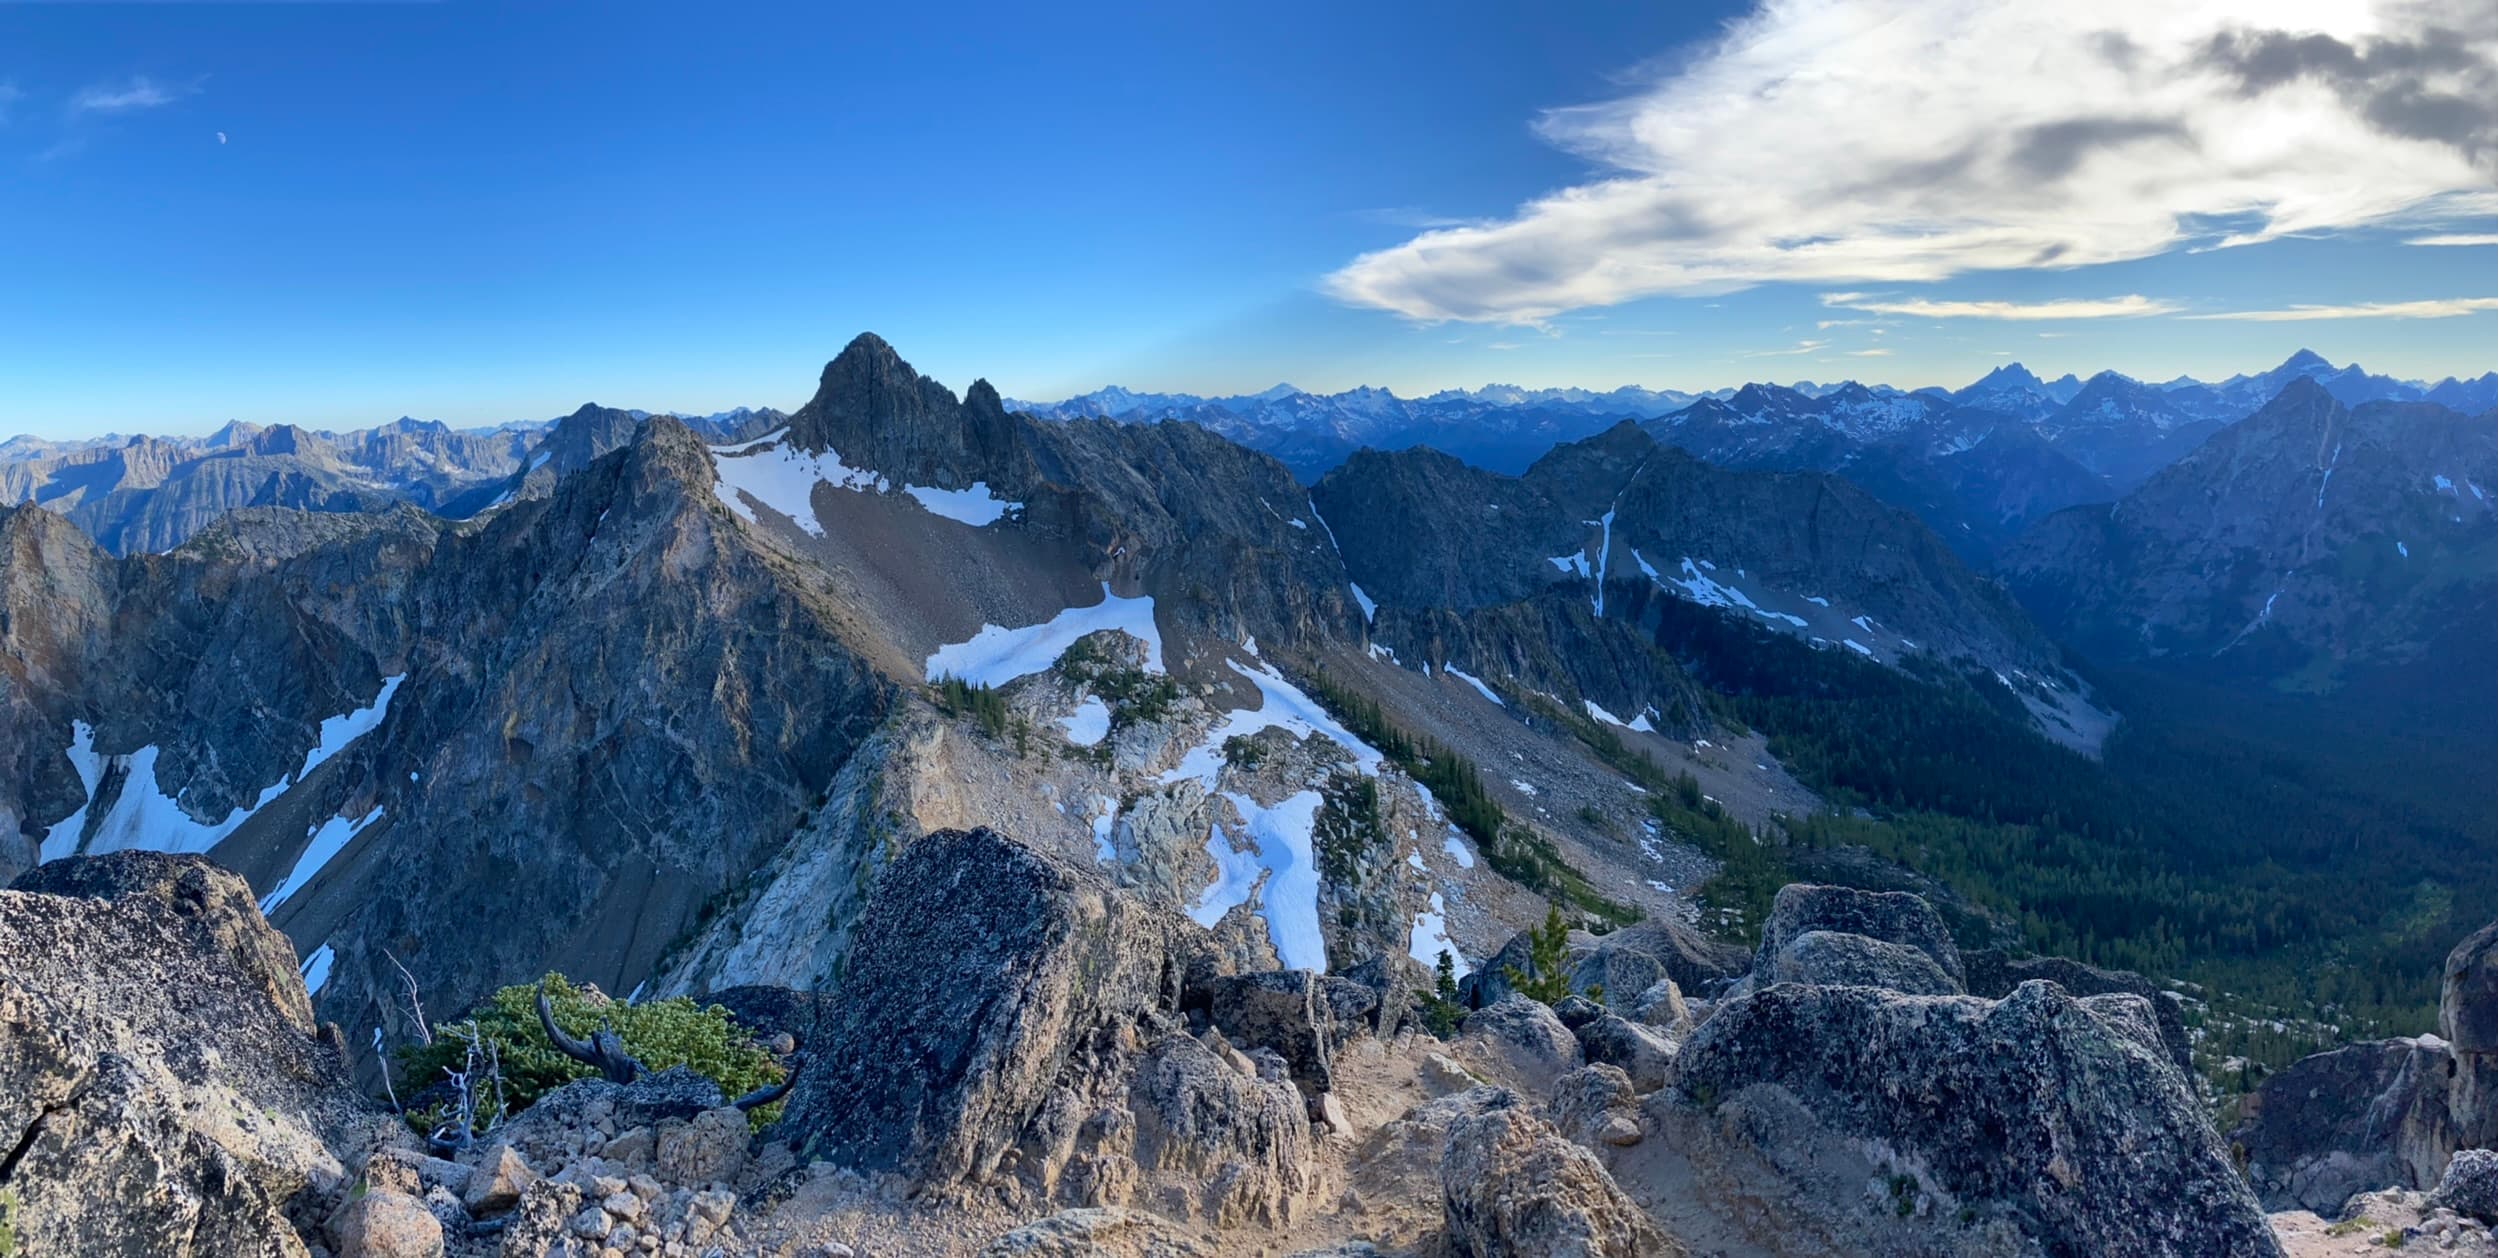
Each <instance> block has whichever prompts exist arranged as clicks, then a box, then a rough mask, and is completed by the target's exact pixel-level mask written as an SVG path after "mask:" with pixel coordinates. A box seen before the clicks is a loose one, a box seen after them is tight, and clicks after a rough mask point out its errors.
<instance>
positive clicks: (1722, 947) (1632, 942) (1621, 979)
mask: <svg viewBox="0 0 2498 1258" xmlns="http://www.w3.org/2000/svg"><path fill="white" fill-rule="evenodd" d="M1566 957H1567V959H1568V961H1569V964H1570V987H1571V990H1573V991H1576V992H1589V991H1597V990H1599V989H1601V990H1602V992H1603V995H1604V1001H1605V1003H1606V1004H1607V1005H1609V1006H1612V1007H1614V1008H1617V1009H1619V1008H1625V1007H1628V1006H1629V1005H1630V1004H1632V1003H1633V1002H1634V1001H1637V1000H1638V999H1639V998H1640V997H1641V995H1643V994H1644V993H1646V992H1647V990H1648V989H1649V988H1651V987H1654V986H1655V985H1656V983H1657V981H1658V980H1659V979H1672V980H1673V981H1674V983H1675V985H1676V987H1678V988H1679V989H1680V990H1682V991H1685V992H1691V993H1694V994H1705V993H1712V992H1715V991H1717V990H1718V989H1719V988H1721V987H1723V986H1725V985H1726V984H1727V983H1728V982H1730V981H1732V980H1734V979H1735V978H1737V977H1739V976H1740V975H1742V974H1743V973H1744V971H1745V970H1747V969H1749V968H1750V967H1751V959H1750V958H1749V957H1748V956H1746V955H1745V953H1744V951H1743V950H1742V949H1741V948H1737V947H1735V946H1733V945H1731V944H1726V943H1721V942H1719V941H1717V940H1714V939H1711V938H1709V937H1708V936H1706V935H1703V934H1701V933H1700V932H1699V931H1697V930H1694V929H1693V928H1691V927H1690V926H1687V925H1685V924H1683V923H1682V922H1679V921H1674V920H1672V919H1670V918H1658V919H1650V920H1648V921H1643V922H1637V923H1634V924H1632V925H1629V926H1625V927H1622V928H1621V929H1619V930H1614V931H1608V932H1606V933H1605V934H1602V935H1597V934H1591V933H1589V932H1587V931H1583V930H1574V931H1571V932H1570V935H1569V943H1568V951H1567V953H1566ZM1528 968H1529V957H1528V953H1527V935H1526V932H1524V931H1521V932H1519V933H1518V934H1516V935H1513V936H1511V937H1510V940H1509V942H1508V943H1506V944H1503V945H1502V946H1501V949H1500V951H1499V952H1497V953H1494V954H1493V956H1492V958H1491V959H1490V960H1488V961H1485V962H1484V963H1483V964H1482V965H1480V966H1477V967H1475V971H1474V972H1473V973H1471V974H1468V975H1467V976H1466V977H1465V979H1464V980H1462V981H1461V982H1460V983H1459V992H1460V998H1461V999H1462V1000H1464V1002H1465V1003H1466V1004H1467V1006H1468V1007H1470V1008H1475V1009H1481V1008H1484V1007H1486V1006H1488V1005H1493V1004H1497V1003H1499V1002H1500V1001H1502V1000H1505V999H1507V998H1508V997H1509V996H1510V995H1511V994H1512V993H1513V992H1514V991H1515V990H1516V989H1514V988H1512V987H1511V986H1510V985H1509V977H1508V976H1509V971H1510V970H1513V969H1515V970H1519V971H1521V972H1524V971H1526V970H1527V969H1528Z"/></svg>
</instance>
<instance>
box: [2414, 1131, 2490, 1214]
mask: <svg viewBox="0 0 2498 1258" xmlns="http://www.w3.org/2000/svg"><path fill="white" fill-rule="evenodd" d="M2429 1200H2430V1202H2431V1203H2432V1204H2434V1205H2440V1206H2444V1207H2446V1208H2447V1209H2449V1210H2452V1211H2454V1212H2455V1213H2457V1214H2461V1215H2467V1216H2469V1217H2471V1218H2475V1219H2479V1220H2480V1221H2481V1222H2483V1223H2498V1153H2493V1152H2491V1151H2490V1150H2488V1149H2466V1150H2464V1151H2463V1152H2461V1153H2458V1154H2456V1155H2455V1156H2454V1160H2453V1161H2451V1162H2448V1163H2447V1164H2446V1174H2445V1175H2444V1176H2443V1177H2442V1178H2440V1179H2439V1180H2438V1184H2437V1192H2436V1193H2435V1195H2433V1196H2432V1197H2430V1199H2429Z"/></svg>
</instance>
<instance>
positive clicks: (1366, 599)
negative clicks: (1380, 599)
mask: <svg viewBox="0 0 2498 1258" xmlns="http://www.w3.org/2000/svg"><path fill="white" fill-rule="evenodd" d="M1344 584H1345V588H1346V589H1349V590H1351V591H1353V601H1354V602H1356V603H1359V604H1361V607H1362V623H1363V624H1369V623H1370V622H1371V621H1374V620H1377V619H1378V618H1379V604H1377V603H1375V602H1372V601H1371V597H1370V595H1368V594H1364V593H1362V587H1360V586H1358V585H1355V584H1353V583H1352V582H1350V581H1347V582H1345V583H1344Z"/></svg>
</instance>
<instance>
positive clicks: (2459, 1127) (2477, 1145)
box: [2437, 922, 2498, 1149]
mask: <svg viewBox="0 0 2498 1258" xmlns="http://www.w3.org/2000/svg"><path fill="white" fill-rule="evenodd" d="M2437 1029H2438V1033H2439V1034H2441V1035H2443V1036H2444V1037H2445V1039H2446V1043H2447V1045H2448V1047H2450V1048H2452V1049H2453V1050H2454V1054H2455V1081H2454V1087H2453V1089H2452V1091H2451V1092H2450V1093H2449V1095H2448V1097H2447V1108H2448V1109H2449V1110H2450V1111H2451V1112H2452V1113H2453V1115H2454V1120H2455V1139H2456V1141H2457V1142H2458V1143H2459V1144H2460V1146H2461V1147H2463V1148H2467V1149H2486V1148H2490V1147H2492V1146H2498V922H2492V923H2490V924H2489V925H2487V926H2484V927H2482V928H2480V929H2479V930H2477V931H2474V932H2473V933H2472V936H2471V937H2470V938H2468V939H2466V940H2464V941H2463V942H2462V943H2459V944H2457V945H2455V950H2454V951H2453V952H2450V953H2448V954H2447V955H2446V972H2445V978H2444V982H2443V984H2442V985H2441V987H2440V988H2439V992H2438V1002H2437Z"/></svg>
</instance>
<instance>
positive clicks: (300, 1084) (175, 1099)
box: [0, 853, 404, 1258]
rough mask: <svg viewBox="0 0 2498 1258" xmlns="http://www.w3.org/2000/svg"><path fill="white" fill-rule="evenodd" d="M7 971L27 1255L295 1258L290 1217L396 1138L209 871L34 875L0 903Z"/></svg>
mask: <svg viewBox="0 0 2498 1258" xmlns="http://www.w3.org/2000/svg"><path fill="white" fill-rule="evenodd" d="M54 887H57V888H61V889H62V890H63V891H64V894H51V893H49V890H48V889H49V888H54ZM0 956H6V957H7V958H9V961H8V965H7V966H6V968H5V969H0V1131H6V1132H9V1133H11V1137H12V1139H13V1140H15V1141H17V1142H19V1143H18V1144H17V1151H16V1152H15V1153H14V1154H12V1155H11V1157H10V1158H9V1161H8V1163H7V1166H6V1169H5V1170H4V1171H0V1190H5V1191H6V1192H7V1193H8V1194H9V1195H10V1196H11V1197H13V1198H14V1199H15V1201H16V1203H17V1207H16V1222H15V1228H16V1237H17V1241H18V1243H19V1244H20V1245H21V1246H23V1248H22V1249H21V1250H20V1252H24V1253H62V1254H69V1253H80V1254H84V1253H149V1254H174V1255H191V1254H196V1255H201V1256H202V1258H206V1256H208V1255H221V1254H246V1255H281V1254H283V1255H294V1254H301V1253H302V1252H303V1248H302V1244H301V1242H300V1241H299V1240H298V1239H297V1237H296V1235H295V1232H294V1231H293V1229H292V1228H291V1227H290V1226H289V1225H288V1223H287V1220H286V1215H285V1213H284V1210H285V1206H286V1204H287V1203H288V1202H289V1201H290V1200H291V1199H293V1198H294V1197H295V1196H296V1195H297V1194H298V1193H300V1192H303V1191H304V1190H306V1189H307V1188H310V1189H314V1190H316V1191H327V1190H328V1189H330V1188H334V1187H335V1186H337V1185H338V1184H339V1182H340V1181H341V1180H342V1179H343V1177H344V1175H345V1173H346V1172H345V1167H344V1166H343V1165H342V1164H341V1162H340V1160H339V1157H338V1155H337V1154H335V1153H334V1152H333V1150H337V1149H350V1148H354V1147H356V1146H358V1145H360V1144H366V1143H368V1142H375V1141H378V1140H379V1139H381V1138H383V1133H384V1132H386V1131H388V1130H389V1128H390V1126H391V1124H390V1123H389V1120H388V1119H387V1118H386V1116H383V1115H381V1114H379V1113H377V1112H376V1111H375V1110H374V1109H372V1108H371V1107H370V1106H369V1105H368V1104H367V1103H366V1102H364V1101H363V1100H362V1099H361V1098H360V1097H359V1096H358V1095H357V1094H356V1093H355V1091H354V1090H353V1089H352V1088H350V1087H349V1086H348V1082H347V1076H346V1071H345V1066H344V1063H343V1062H342V1061H341V1058H340V1053H339V1050H338V1046H337V1045H336V1043H335V1041H325V1040H324V1039H323V1038H322V1037H320V1036H319V1035H317V1034H316V1033H315V1030H314V1027H313V1025H312V1019H311V1013H310V1008H309V1006H308V1003H307V1002H306V1000H305V998H304V992H303V984H302V981H301V980H300V979H296V978H295V977H294V966H293V962H292V957H293V953H292V951H291V950H290V949H289V948H288V947H287V945H286V940H285V938H284V937H283V936H281V935H279V934H278V933H277V932H276V931H274V930H271V929H270V928H269V925H268V923H267V922H266V921H264V920H262V918H261V916H260V914H259V912H258V910H257V909H256V908H255V907H254V906H253V904H252V898H251V891H250V888H249V887H247V886H245V885H244V883H243V881H242V880H241V879H240V878H237V877H235V876H234V875H232V874H230V873H227V872H225V871H223V870H220V869H217V868H216V867H214V866H212V865H209V864H208V863H207V862H206V861H204V860H201V859H199V858H197V857H173V856H162V855H157V854H154V853H119V854H116V855H112V856H105V857H92V858H83V859H77V860H72V861H68V862H63V863H60V864H56V865H52V866H47V867H45V868H43V869H41V870H38V871H36V872H35V873H34V874H31V875H29V876H28V877H26V878H25V879H23V880H22V882H21V886H20V887H19V888H18V889H13V890H9V891H0ZM176 993H178V994H179V998H178V999H173V998H169V996H171V995H173V994H176ZM401 1138H403V1139H404V1137H401Z"/></svg>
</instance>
